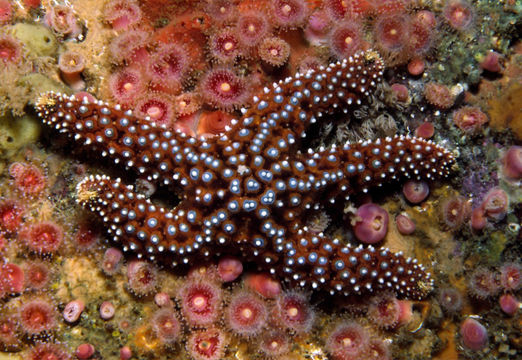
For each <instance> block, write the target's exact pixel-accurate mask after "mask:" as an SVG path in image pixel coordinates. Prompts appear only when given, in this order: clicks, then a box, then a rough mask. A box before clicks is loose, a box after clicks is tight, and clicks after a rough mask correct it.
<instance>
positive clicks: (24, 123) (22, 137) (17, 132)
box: [0, 115, 41, 157]
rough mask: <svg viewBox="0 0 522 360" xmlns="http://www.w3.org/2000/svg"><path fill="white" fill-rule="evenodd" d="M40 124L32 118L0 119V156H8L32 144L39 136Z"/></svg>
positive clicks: (10, 117)
mask: <svg viewBox="0 0 522 360" xmlns="http://www.w3.org/2000/svg"><path fill="white" fill-rule="evenodd" d="M40 130H41V127H40V122H39V121H38V120H36V119H35V118H33V117H32V116H29V115H25V116H22V117H19V118H15V117H12V116H11V115H5V116H2V117H0V154H1V156H2V157H5V156H9V155H11V154H12V153H13V152H16V151H17V150H18V149H20V148H21V147H23V146H25V145H27V144H30V143H34V142H35V141H36V140H37V139H38V137H39V136H40Z"/></svg>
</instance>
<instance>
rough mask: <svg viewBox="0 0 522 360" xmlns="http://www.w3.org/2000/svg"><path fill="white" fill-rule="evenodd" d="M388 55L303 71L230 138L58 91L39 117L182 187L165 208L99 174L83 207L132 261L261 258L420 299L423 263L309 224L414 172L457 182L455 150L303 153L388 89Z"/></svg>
mask: <svg viewBox="0 0 522 360" xmlns="http://www.w3.org/2000/svg"><path fill="white" fill-rule="evenodd" d="M382 73H383V64H382V61H381V59H380V57H379V56H378V54H376V53H375V52H372V51H368V52H363V53H358V54H356V55H354V56H353V57H350V58H349V59H346V60H344V61H342V62H339V63H336V64H331V65H329V66H328V67H327V68H325V69H320V70H319V71H317V72H309V73H307V74H297V75H296V76H295V77H294V78H288V79H286V80H284V81H281V82H279V83H274V84H273V86H272V87H271V88H268V87H266V88H264V91H263V92H262V93H261V94H260V95H258V96H255V97H254V98H253V105H252V106H251V107H250V108H248V109H242V114H243V116H242V117H241V118H239V119H237V120H234V121H232V126H231V128H230V129H228V131H227V132H226V133H225V134H223V135H221V136H217V137H214V138H210V139H197V138H193V137H189V136H187V135H185V134H183V133H181V132H171V131H169V130H167V129H165V128H162V127H158V126H156V125H155V124H154V123H151V122H150V121H148V119H138V118H136V117H135V116H133V114H132V111H130V110H127V111H124V110H122V109H121V107H120V106H115V107H110V106H109V105H108V104H107V103H104V102H102V101H96V102H94V103H89V102H88V101H86V100H84V101H80V100H78V99H76V98H75V97H74V96H72V97H67V96H65V95H61V94H53V93H48V94H45V95H43V96H42V97H41V98H40V99H39V100H38V103H37V109H38V112H39V116H40V117H42V118H43V119H44V120H45V122H46V123H47V124H49V125H52V126H54V127H55V128H56V129H58V130H59V131H60V132H63V133H67V134H70V135H72V136H73V137H74V138H75V139H76V140H78V141H80V142H82V143H83V144H84V145H85V146H87V147H90V148H94V149H96V150H99V151H101V154H102V155H103V156H108V157H110V158H112V159H114V161H115V162H116V163H123V164H124V165H125V167H127V168H133V169H135V170H136V171H137V172H138V174H140V175H141V176H144V177H146V178H147V179H148V180H150V181H153V182H156V183H159V182H161V183H164V184H167V185H170V184H175V185H177V186H179V187H181V202H180V203H179V205H177V206H176V207H175V208H174V209H171V210H169V209H166V208H164V207H160V206H157V205H155V204H153V203H152V202H151V201H150V200H149V199H147V198H145V196H143V195H140V194H137V193H135V192H134V191H133V187H132V186H126V185H123V184H122V183H121V181H120V180H119V179H116V180H114V179H111V178H109V177H107V176H105V175H103V176H99V175H98V176H89V177H87V178H86V179H84V180H83V181H81V182H80V183H79V184H78V186H77V193H78V194H77V195H78V202H79V203H80V204H81V205H83V206H84V207H86V208H87V209H89V210H90V211H92V212H94V213H96V214H98V215H99V216H100V217H101V218H102V219H103V221H104V222H105V223H106V226H107V229H108V232H109V233H110V234H111V235H112V237H113V239H114V240H115V241H116V242H119V243H120V244H121V246H122V248H123V249H124V250H125V251H127V252H133V253H135V254H137V255H138V256H139V257H147V258H149V259H150V260H152V261H160V262H162V263H167V264H171V265H173V266H176V265H179V264H188V263H190V262H191V261H193V260H197V259H201V258H203V259H204V258H211V257H215V256H217V255H220V254H235V255H238V256H240V257H241V258H242V259H244V260H245V261H254V262H256V263H257V264H258V265H259V267H260V268H263V269H266V270H269V271H270V273H272V274H276V275H278V276H280V277H281V278H283V279H285V280H286V281H288V282H290V283H293V284H298V285H300V286H303V287H311V288H313V289H320V290H327V291H329V292H331V293H335V292H342V293H344V294H354V293H358V294H360V293H364V292H371V291H374V290H377V289H393V290H394V291H395V292H396V293H398V294H399V295H402V296H407V297H413V298H420V297H422V296H424V295H425V294H426V292H427V291H428V290H429V289H430V288H431V285H432V280H431V278H430V275H429V273H427V272H426V271H425V269H424V267H423V266H422V265H420V264H417V261H416V260H413V259H411V258H405V257H404V256H403V255H402V254H400V253H398V254H396V253H392V252H391V251H389V250H387V249H375V248H373V247H371V246H370V247H367V248H364V247H362V246H359V247H352V246H349V245H345V244H343V243H342V242H341V241H340V240H338V239H330V238H328V237H327V236H325V235H324V234H323V233H314V232H313V231H311V230H310V229H309V228H308V227H307V226H306V225H305V224H306V223H305V221H306V219H307V217H308V216H309V215H310V214H313V213H314V212H315V211H317V210H318V209H320V208H321V207H323V206H328V204H330V203H334V202H336V201H344V200H345V199H346V198H348V196H349V195H350V194H352V193H354V192H360V191H367V189H369V188H370V187H375V186H380V185H382V184H383V183H384V182H388V181H391V180H399V179H401V178H405V177H411V178H417V179H433V178H435V177H441V176H447V175H448V173H449V169H450V166H451V165H452V163H453V162H454V160H453V157H452V155H451V154H450V153H449V152H448V151H446V150H444V149H443V148H441V147H439V146H438V145H436V144H433V143H432V142H430V141H424V140H422V139H415V138H410V137H405V136H398V137H395V138H386V139H380V140H377V141H375V142H368V141H365V142H358V143H354V144H345V145H343V146H340V147H336V146H332V147H331V148H328V149H324V148H321V149H319V150H318V151H313V150H308V152H301V151H299V147H298V143H299V140H300V138H301V137H304V136H305V135H306V132H305V131H306V129H307V126H308V125H309V124H310V123H313V122H315V121H316V118H318V117H321V116H322V115H323V114H325V113H332V112H336V111H342V110H344V111H346V110H347V109H348V108H350V107H353V106H357V105H359V104H361V102H362V101H363V99H364V98H365V97H368V96H369V95H370V92H371V91H372V90H373V88H375V86H376V85H377V84H378V82H380V81H381V77H382Z"/></svg>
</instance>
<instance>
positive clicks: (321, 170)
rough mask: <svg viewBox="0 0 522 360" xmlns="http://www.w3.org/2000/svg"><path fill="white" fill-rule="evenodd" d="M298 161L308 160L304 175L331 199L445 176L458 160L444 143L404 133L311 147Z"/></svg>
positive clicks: (325, 197)
mask: <svg viewBox="0 0 522 360" xmlns="http://www.w3.org/2000/svg"><path fill="white" fill-rule="evenodd" d="M299 161H300V162H301V163H303V164H305V166H304V169H305V171H304V176H301V177H304V178H308V179H313V187H314V188H315V189H322V190H323V200H328V201H329V202H331V203H333V202H335V200H336V198H338V197H339V196H343V197H344V199H343V200H348V198H349V196H350V194H352V193H353V192H358V191H362V192H367V191H368V190H369V189H371V188H374V187H380V186H382V185H384V184H387V183H390V182H397V181H400V180H404V179H413V180H417V181H421V180H425V181H429V180H434V179H438V178H445V177H448V176H449V174H450V172H451V168H452V166H453V165H454V164H455V159H454V157H453V154H452V153H451V152H450V151H448V150H446V149H444V148H443V147H442V146H440V145H437V144H435V143H433V142H432V141H430V140H424V139H421V138H413V137H409V136H404V135H400V136H395V137H393V138H391V137H387V138H383V139H377V140H375V141H359V142H356V143H353V144H350V143H347V144H345V145H344V146H340V147H337V146H332V147H331V148H330V149H321V150H319V151H317V152H314V151H311V150H310V151H309V152H308V153H306V154H304V155H302V156H301V157H300V160H299Z"/></svg>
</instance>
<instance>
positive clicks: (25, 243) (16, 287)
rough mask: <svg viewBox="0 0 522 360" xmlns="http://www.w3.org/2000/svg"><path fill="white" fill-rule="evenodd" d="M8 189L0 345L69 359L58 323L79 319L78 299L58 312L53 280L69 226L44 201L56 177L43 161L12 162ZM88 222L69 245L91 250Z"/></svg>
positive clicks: (1, 217)
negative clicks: (61, 341)
mask: <svg viewBox="0 0 522 360" xmlns="http://www.w3.org/2000/svg"><path fill="white" fill-rule="evenodd" d="M8 174H9V177H10V182H9V186H8V188H7V193H8V194H9V197H6V196H5V195H4V194H1V196H0V239H1V241H0V262H1V264H2V265H0V299H1V300H2V314H1V315H0V350H2V351H4V350H7V351H24V359H29V360H33V359H34V360H36V359H47V358H49V359H50V358H53V359H58V360H61V359H70V358H71V354H70V352H69V351H68V350H67V349H66V347H65V346H63V345H61V344H59V343H58V342H59V340H60V339H61V336H60V334H59V330H58V329H59V327H60V323H61V322H66V323H70V322H74V321H77V320H78V317H79V314H81V312H82V311H83V302H82V301H81V300H75V301H71V302H70V303H68V304H66V306H65V308H64V311H63V314H62V315H61V314H60V310H59V308H58V303H57V301H56V299H55V296H54V291H53V284H54V282H55V280H56V279H57V273H58V269H59V267H60V265H58V264H57V262H58V261H57V258H59V257H60V256H61V255H63V254H64V253H65V252H64V250H65V248H66V244H65V238H66V237H68V235H66V234H67V232H68V230H67V228H66V226H64V225H63V224H62V222H61V221H56V220H54V219H53V212H54V205H53V204H51V203H50V202H49V201H48V200H46V198H47V195H48V193H49V192H50V188H51V186H53V185H54V183H53V181H54V178H51V179H53V180H51V179H50V178H49V177H48V176H46V175H45V172H44V170H43V169H42V167H41V165H36V164H33V163H31V162H15V163H12V164H11V165H10V166H9V168H8ZM97 239H98V238H97V235H96V233H95V232H94V230H93V227H92V225H89V224H84V225H81V226H80V227H79V228H78V230H77V231H76V232H75V233H74V238H73V239H72V242H73V246H75V248H76V249H79V250H86V249H91V248H92V247H93V245H94V244H95V243H97Z"/></svg>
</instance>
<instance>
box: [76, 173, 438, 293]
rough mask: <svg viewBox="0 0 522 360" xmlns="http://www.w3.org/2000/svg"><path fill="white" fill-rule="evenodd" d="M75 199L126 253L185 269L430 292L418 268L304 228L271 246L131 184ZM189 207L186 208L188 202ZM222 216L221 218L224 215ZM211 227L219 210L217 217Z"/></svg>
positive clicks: (92, 181) (245, 229)
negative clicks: (229, 260) (223, 268)
mask: <svg viewBox="0 0 522 360" xmlns="http://www.w3.org/2000/svg"><path fill="white" fill-rule="evenodd" d="M77 193H78V202H79V203H80V204H81V205H82V206H84V207H86V208H88V209H89V210H91V211H92V212H94V213H96V214H98V215H99V216H100V217H101V218H102V219H103V221H104V222H105V223H106V226H107V230H108V232H109V234H111V235H112V237H113V240H114V241H115V242H117V243H119V244H120V245H121V246H122V248H123V250H124V251H126V252H132V253H135V254H137V255H138V257H142V256H146V257H147V258H149V259H150V260H153V261H158V262H161V263H163V264H166V265H171V266H177V265H181V264H189V263H190V262H192V261H193V260H194V259H209V258H213V257H214V256H217V255H219V254H220V253H221V254H228V255H230V254H234V255H238V256H242V257H243V259H244V260H246V261H256V262H257V263H258V265H259V266H260V268H261V269H266V270H268V271H269V272H270V273H272V274H274V275H278V276H279V277H280V278H282V279H284V280H286V281H287V282H289V283H290V284H295V285H298V286H301V287H305V288H312V289H319V288H320V289H322V290H327V291H329V292H330V293H332V294H333V293H336V292H341V293H344V294H346V295H351V294H362V293H369V292H373V291H377V290H386V289H387V290H392V291H395V292H396V293H397V294H399V295H401V296H405V297H409V298H421V297H423V296H425V295H426V293H427V292H428V291H429V290H430V289H431V287H432V280H431V278H430V275H429V273H427V272H426V271H425V269H424V267H423V266H422V265H419V264H417V261H416V260H414V259H411V258H405V257H404V256H403V255H402V254H401V253H393V252H391V251H389V250H387V249H378V250H377V249H375V248H373V247H371V246H370V247H367V248H363V247H362V246H359V247H356V248H355V247H352V246H350V245H344V244H342V243H341V241H339V240H338V239H334V240H330V239H328V238H327V237H325V236H324V234H322V233H314V232H312V231H310V230H309V229H308V228H307V227H306V226H304V227H302V228H300V229H298V230H297V231H295V232H292V233H289V234H288V235H287V239H286V240H285V241H284V242H282V243H278V242H277V241H272V242H269V241H267V239H266V236H264V235H262V233H261V232H260V231H257V230H256V229H255V226H254V228H253V229H251V228H249V226H250V225H253V224H247V225H245V226H241V225H240V224H239V223H238V222H236V223H231V225H233V226H236V225H237V226H238V227H239V228H238V229H237V230H238V231H237V234H236V235H235V238H234V240H232V238H231V236H230V235H229V234H226V231H225V230H222V231H216V230H211V229H212V226H210V225H205V221H200V220H197V215H196V210H195V209H194V208H191V207H189V206H186V204H185V203H183V202H182V203H181V204H180V205H178V206H177V207H176V209H174V210H168V209H166V208H163V207H161V206H157V205H154V204H153V203H151V202H150V200H148V199H146V198H145V197H144V196H143V195H139V194H136V193H135V192H134V191H133V187H132V186H126V185H124V184H122V183H121V181H120V180H119V179H116V180H114V179H111V178H109V177H107V176H99V175H98V176H90V177H87V178H86V179H84V180H83V181H82V182H80V183H79V184H78V186H77ZM187 205H188V204H187ZM223 215H224V213H223ZM214 216H215V219H216V222H224V223H226V221H225V220H223V219H221V220H220V219H219V211H217V212H216V213H214Z"/></svg>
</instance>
